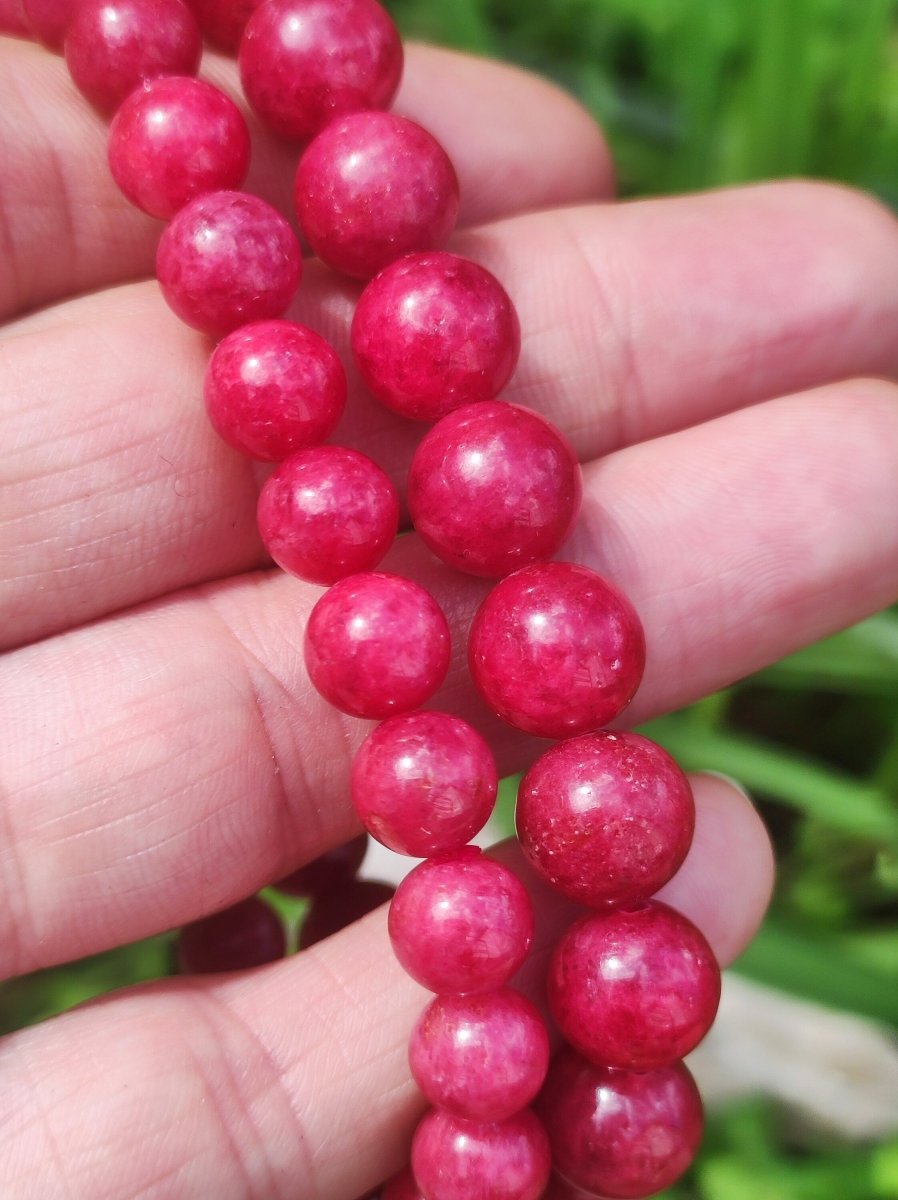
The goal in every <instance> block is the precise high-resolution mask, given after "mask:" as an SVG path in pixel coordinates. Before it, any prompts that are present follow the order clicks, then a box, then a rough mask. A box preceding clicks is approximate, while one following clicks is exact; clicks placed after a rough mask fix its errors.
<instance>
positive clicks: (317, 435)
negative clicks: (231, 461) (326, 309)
mask: <svg viewBox="0 0 898 1200" xmlns="http://www.w3.org/2000/svg"><path fill="white" fill-rule="evenodd" d="M203 395H204V399H205V402H206V411H207V413H208V414H209V420H210V421H211V422H212V424H213V426H214V427H215V430H216V432H217V433H218V434H219V436H220V437H223V438H224V440H225V441H226V442H227V443H228V444H229V445H231V446H233V447H234V449H235V450H240V451H241V453H243V454H249V455H251V456H252V457H253V458H261V459H266V460H268V461H271V462H280V461H281V460H283V459H285V458H287V457H288V455H290V454H293V453H294V451H296V450H302V449H305V447H306V446H316V445H318V444H319V443H320V442H323V441H324V440H325V438H327V437H329V436H330V435H331V434H332V433H333V431H334V429H336V427H337V423H338V422H339V420H340V417H341V416H342V415H343V409H344V407H345V405H346V372H345V371H344V370H343V364H342V363H341V362H340V359H339V358H338V357H337V354H336V352H335V351H334V350H333V348H332V347H331V346H330V345H329V344H328V343H327V342H326V341H325V340H324V338H323V337H321V336H319V334H317V333H315V332H314V330H312V329H307V328H306V327H305V325H296V324H294V323H293V322H292V321H256V322H254V323H253V324H251V325H244V326H243V327H242V328H241V329H236V330H235V331H234V332H233V333H231V334H229V335H228V336H227V337H226V338H224V339H223V340H222V341H221V342H219V344H218V346H216V348H215V353H214V354H213V355H212V358H211V360H210V362H209V367H208V370H207V371H206V382H205V386H204V389H203Z"/></svg>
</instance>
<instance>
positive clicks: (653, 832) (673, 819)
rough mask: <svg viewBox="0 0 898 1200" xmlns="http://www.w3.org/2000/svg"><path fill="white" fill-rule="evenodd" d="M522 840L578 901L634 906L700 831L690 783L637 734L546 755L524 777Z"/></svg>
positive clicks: (590, 738)
mask: <svg viewBox="0 0 898 1200" xmlns="http://www.w3.org/2000/svg"><path fill="white" fill-rule="evenodd" d="M515 822H516V825H517V830H518V837H519V838H520V841H521V846H522V848H523V851H524V854H525V855H526V857H527V858H528V860H529V861H530V864H531V865H532V866H533V867H534V869H535V870H536V871H537V872H538V873H539V874H540V875H542V876H543V878H544V879H547V880H548V882H549V883H551V884H552V885H553V887H555V888H557V889H558V891H560V892H563V893H564V895H565V896H568V897H569V898H570V899H571V900H576V901H577V903H579V904H587V905H591V906H599V905H603V904H608V903H614V904H635V903H638V902H639V901H640V900H646V899H648V897H649V896H651V895H653V894H654V893H655V892H657V891H658V889H659V888H661V887H663V886H664V884H665V883H667V881H668V879H670V877H671V876H672V875H673V874H674V872H675V871H676V870H677V868H678V867H679V866H680V864H681V863H682V861H683V859H684V858H685V857H686V852H687V851H688V849H689V845H690V842H691V841H692V831H693V828H694V825H695V806H694V803H693V799H692V789H691V788H690V786H689V780H688V779H687V778H686V776H685V775H684V774H683V772H682V771H681V770H680V768H679V767H678V766H677V764H676V763H675V762H674V760H673V759H672V758H671V757H670V755H669V754H668V753H667V751H666V750H662V748H661V747H660V746H657V745H656V744H655V743H654V742H651V741H649V739H648V738H645V737H642V736H641V735H640V734H638V733H607V732H606V733H593V734H588V735H587V736H585V737H578V738H570V739H569V740H568V741H565V742H562V743H561V744H560V745H558V746H553V747H552V749H551V750H547V751H546V753H545V754H544V755H542V757H541V758H539V759H537V761H536V762H535V763H534V764H533V766H532V767H531V768H530V770H529V771H528V772H527V774H526V775H525V776H524V778H523V780H522V781H521V785H520V787H519V789H518V802H517V808H516V810H515Z"/></svg>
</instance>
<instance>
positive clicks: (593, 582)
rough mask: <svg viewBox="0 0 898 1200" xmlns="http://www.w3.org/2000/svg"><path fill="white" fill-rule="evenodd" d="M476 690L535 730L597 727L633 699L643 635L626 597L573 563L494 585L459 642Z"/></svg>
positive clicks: (555, 733) (529, 570)
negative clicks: (465, 645)
mask: <svg viewBox="0 0 898 1200" xmlns="http://www.w3.org/2000/svg"><path fill="white" fill-rule="evenodd" d="M468 661H469V665H470V668H471V675H472V677H473V680H474V683H475V684H476V686H477V689H478V690H479V691H480V693H481V695H482V696H483V698H484V699H485V700H486V702H487V704H488V705H489V706H490V708H491V709H493V711H494V712H496V713H498V715H499V716H500V717H502V718H503V720H505V721H507V722H508V723H509V724H510V725H514V726H516V728H518V729H523V730H524V732H525V733H535V734H537V735H538V736H539V737H547V738H549V737H551V738H563V737H571V736H572V735H573V734H578V733H588V732H590V731H592V730H595V729H599V728H601V726H603V725H606V724H607V723H608V722H609V721H611V720H613V719H614V717H616V716H617V715H618V714H619V713H620V712H622V711H623V710H624V709H625V708H626V706H627V705H628V704H629V702H630V700H631V699H632V698H633V694H634V693H635V691H636V689H637V687H638V686H639V682H640V680H641V679H642V672H643V668H644V666H645V638H644V635H643V632H642V626H641V625H640V623H639V618H638V617H637V615H636V613H635V612H634V611H633V607H632V605H631V604H630V602H629V601H628V600H627V599H626V598H625V597H624V596H623V595H621V593H620V592H618V591H617V589H616V588H614V587H613V586H612V585H611V584H610V583H608V582H607V581H606V580H604V579H602V577H601V576H600V575H597V574H596V573H595V572H594V571H590V570H588V569H587V568H586V567H581V566H578V565H576V564H575V563H558V562H550V563H537V564H535V565H534V566H530V567H524V568H523V569H522V570H520V571H517V572H515V574H514V575H510V576H509V577H508V578H507V579H503V580H502V581H501V582H500V583H498V584H496V586H495V587H494V588H493V590H492V591H491V592H490V594H489V595H488V596H487V598H486V599H485V600H484V602H483V604H482V605H481V606H480V608H479V610H478V612H477V615H476V617H475V618H474V622H473V624H472V626H471V633H470V637H469V641H468Z"/></svg>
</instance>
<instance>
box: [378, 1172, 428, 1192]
mask: <svg viewBox="0 0 898 1200" xmlns="http://www.w3.org/2000/svg"><path fill="white" fill-rule="evenodd" d="M380 1200H426V1197H425V1195H424V1193H423V1192H422V1191H421V1189H420V1188H419V1187H418V1185H417V1183H415V1177H414V1175H413V1174H412V1171H411V1167H406V1169H405V1170H404V1171H400V1172H399V1174H398V1175H394V1176H393V1178H392V1179H388V1180H387V1182H386V1183H385V1184H384V1185H383V1187H382V1188H381V1190H380Z"/></svg>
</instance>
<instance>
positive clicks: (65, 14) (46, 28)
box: [22, 0, 75, 54]
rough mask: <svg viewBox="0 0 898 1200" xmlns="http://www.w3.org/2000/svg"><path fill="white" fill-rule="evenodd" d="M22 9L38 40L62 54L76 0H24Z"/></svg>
mask: <svg viewBox="0 0 898 1200" xmlns="http://www.w3.org/2000/svg"><path fill="white" fill-rule="evenodd" d="M22 11H23V13H24V15H25V21H26V22H27V24H28V27H29V29H30V30H31V32H32V33H33V34H34V36H35V37H36V38H37V40H38V41H39V42H42V43H43V45H45V46H46V47H47V48H48V49H50V50H55V51H56V52H57V53H60V54H61V53H62V46H63V43H64V41H65V34H66V30H67V29H68V26H69V21H70V20H71V17H72V13H73V12H74V11H75V0H22Z"/></svg>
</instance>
